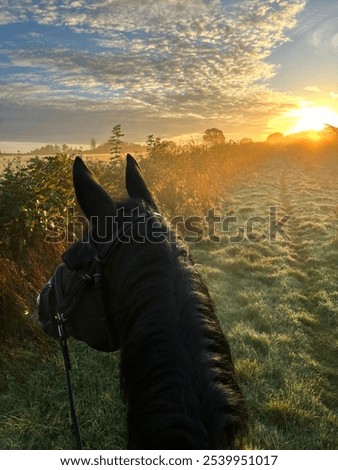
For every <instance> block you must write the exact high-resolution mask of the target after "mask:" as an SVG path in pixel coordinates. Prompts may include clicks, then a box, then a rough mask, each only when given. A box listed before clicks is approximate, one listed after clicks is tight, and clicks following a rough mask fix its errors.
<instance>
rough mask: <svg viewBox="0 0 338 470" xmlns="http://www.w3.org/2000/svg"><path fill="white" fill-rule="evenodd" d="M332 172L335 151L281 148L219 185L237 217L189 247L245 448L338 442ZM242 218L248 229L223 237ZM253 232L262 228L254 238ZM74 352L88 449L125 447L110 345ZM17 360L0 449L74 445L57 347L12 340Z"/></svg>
mask: <svg viewBox="0 0 338 470" xmlns="http://www.w3.org/2000/svg"><path fill="white" fill-rule="evenodd" d="M337 181H338V165H337V157H336V156H335V155H331V156H330V155H328V156H327V157H326V158H325V159H322V160H319V159H317V160H315V159H314V158H302V157H296V156H294V155H287V154H280V155H277V156H276V157H275V158H272V159H270V160H267V161H266V162H265V163H264V164H263V165H261V166H260V167H259V168H255V170H254V171H250V170H248V171H247V172H246V173H245V174H243V176H242V179H241V181H237V183H236V185H235V186H234V187H233V188H232V190H231V191H230V192H227V191H226V189H225V196H224V199H223V203H222V215H224V216H226V215H228V216H232V217H237V220H236V222H234V221H232V222H231V224H229V229H230V232H227V233H223V234H222V237H221V242H220V243H215V242H211V241H207V240H204V241H203V242H201V243H197V244H194V245H192V246H191V250H192V252H193V255H194V257H195V259H196V262H197V266H198V269H199V270H200V271H201V272H202V274H203V275H204V277H205V279H206V281H207V284H208V287H209V290H210V292H211V295H212V297H213V299H214V301H215V304H216V307H217V311H218V314H219V316H220V319H221V323H222V326H223V328H224V331H225V333H226V335H227V337H228V338H229V341H230V343H231V347H232V350H233V355H234V359H235V364H236V368H237V371H238V377H239V380H240V383H241V386H242V388H243V391H244V393H245V396H246V399H247V402H248V409H249V413H250V431H249V435H248V437H247V439H246V441H245V446H246V447H247V448H254V449H255V448H256V449H338V438H337V436H338V418H337V390H338V371H337V358H338V343H337V338H338V334H337V331H338V328H337V317H338V311H337V305H338V302H337V301H338V292H337V285H338V282H337V281H338V274H337V266H338V237H337V219H338V189H337ZM271 207H274V208H276V209H275V210H276V220H277V221H278V220H280V219H281V218H282V217H283V215H285V214H286V215H289V216H291V218H290V219H289V220H288V222H287V224H286V226H285V232H286V233H287V235H288V237H289V239H285V240H284V239H283V238H282V237H280V236H277V237H276V240H275V241H273V240H269V226H271V220H270V221H269V217H270V215H271V209H270V208H271ZM253 216H256V217H257V216H258V217H260V218H261V219H257V218H256V219H250V218H251V217H253ZM263 218H264V219H265V220H266V223H263ZM232 220H233V219H232ZM248 220H249V221H250V220H251V222H254V223H252V227H253V231H252V234H251V235H252V236H250V238H251V239H248V237H247V235H248V233H247V232H246V229H247V227H248ZM269 224H270V225H269ZM249 225H250V223H249ZM238 227H244V229H245V230H244V235H246V237H244V239H243V240H242V241H241V242H239V241H237V242H236V243H235V242H232V243H230V241H229V236H231V235H232V236H235V235H236V234H237V235H238ZM270 228H271V227H270ZM242 232H243V231H240V232H239V233H242ZM253 235H256V236H259V235H265V236H266V237H267V238H266V239H265V240H263V241H261V242H254V241H252V239H253ZM270 235H271V233H270ZM270 238H271V237H270ZM70 350H71V358H72V362H73V374H72V375H73V383H74V390H75V400H76V404H77V409H78V415H79V421H80V426H81V429H82V434H83V439H84V443H85V447H86V448H92V449H93V448H96V449H105V448H111V449H119V448H125V445H126V432H125V411H126V410H125V407H124V405H123V403H122V401H121V398H120V394H119V388H118V354H103V353H99V352H96V351H93V350H91V349H90V348H88V347H87V346H85V345H83V344H81V343H78V342H75V341H73V342H71V345H70ZM14 360H15V361H16V364H17V366H18V368H19V367H21V368H24V367H25V364H26V363H28V362H29V364H30V367H29V368H27V375H26V377H25V378H24V380H18V379H16V378H14V376H13V377H9V378H8V388H7V390H5V391H4V392H3V393H2V394H0V448H2V449H48V448H54V449H60V448H61V449H70V448H73V446H74V439H73V437H72V436H71V434H70V430H69V421H68V403H67V394H66V390H65V381H64V375H63V366H62V360H61V357H60V354H59V352H58V350H56V349H55V352H52V353H50V355H49V356H48V357H43V358H42V357H40V356H38V355H37V353H36V352H34V350H33V351H31V350H25V349H24V348H23V347H22V346H20V345H18V348H17V350H15V351H14V350H13V361H14ZM34 363H35V364H36V365H35V366H34V365H32V364H34ZM21 375H22V374H21Z"/></svg>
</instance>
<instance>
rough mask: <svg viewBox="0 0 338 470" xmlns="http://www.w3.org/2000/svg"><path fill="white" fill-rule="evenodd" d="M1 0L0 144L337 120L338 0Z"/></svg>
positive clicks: (239, 130)
mask: <svg viewBox="0 0 338 470" xmlns="http://www.w3.org/2000/svg"><path fill="white" fill-rule="evenodd" d="M0 3H1V9H0V116H1V121H0V150H2V151H4V148H5V147H6V148H5V150H6V151H12V147H13V148H14V147H15V148H17V149H20V148H21V149H22V150H27V149H28V147H30V148H34V145H35V144H37V143H39V144H40V143H41V144H42V143H58V144H61V143H68V144H72V143H76V144H81V145H83V146H84V147H85V146H86V145H88V144H89V142H90V139H92V138H94V139H95V140H96V141H97V143H100V142H105V141H107V140H108V138H109V136H110V133H111V129H112V127H113V126H114V125H116V124H121V125H122V131H123V132H124V134H125V137H124V139H125V140H127V141H129V142H144V141H145V140H146V138H147V136H148V135H149V134H154V135H156V136H160V137H161V138H163V139H175V140H184V139H185V138H188V139H190V138H196V139H198V138H199V137H200V136H201V135H203V133H204V131H205V130H206V129H208V128H211V127H217V128H219V129H221V130H222V131H223V132H224V135H225V137H226V138H227V139H234V140H238V139H241V138H244V137H250V138H252V139H254V140H262V139H265V138H266V137H267V136H268V135H269V134H271V133H273V132H277V131H280V132H284V133H287V132H288V131H291V130H299V129H298V128H299V122H300V121H301V119H304V116H305V117H306V116H307V119H309V116H310V115H311V113H310V111H311V110H312V111H311V112H312V114H313V116H314V117H313V118H312V119H315V115H317V116H318V114H319V113H320V110H322V111H323V113H324V116H325V117H327V118H328V119H331V122H330V123H331V124H333V125H338V121H335V119H336V118H337V119H338V60H337V59H338V2H337V0H264V1H263V0H128V1H126V0H106V1H103V0H93V1H88V0H86V1H84V0H75V1H74V0H65V1H59V0H48V1H44V0H39V1H36V0H0ZM328 111H330V112H331V113H332V115H328V114H327V113H328ZM325 112H326V115H325ZM316 113H317V114H316ZM336 113H337V114H336ZM325 117H323V119H325ZM333 121H335V122H333ZM297 123H298V127H297ZM15 150H16V149H15Z"/></svg>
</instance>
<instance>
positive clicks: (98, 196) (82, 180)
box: [73, 157, 115, 223]
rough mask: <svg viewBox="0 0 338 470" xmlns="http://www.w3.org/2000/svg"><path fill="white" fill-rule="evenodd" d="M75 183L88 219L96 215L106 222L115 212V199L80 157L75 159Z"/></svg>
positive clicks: (101, 221)
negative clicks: (106, 218)
mask: <svg viewBox="0 0 338 470" xmlns="http://www.w3.org/2000/svg"><path fill="white" fill-rule="evenodd" d="M73 184H74V189H75V194H76V198H77V202H78V203H79V205H80V207H81V209H82V211H83V212H84V214H85V216H86V217H87V219H88V220H90V219H91V218H93V217H95V218H98V220H99V223H104V219H105V217H106V216H107V215H111V214H113V213H114V211H115V204H114V201H113V200H112V198H111V197H110V195H109V194H108V193H107V192H106V191H105V190H104V189H103V188H102V186H101V185H100V183H99V182H98V181H97V179H96V178H95V176H94V175H93V173H92V172H91V171H90V170H89V169H88V168H87V167H86V165H85V164H84V163H83V161H82V159H81V158H80V157H76V159H75V161H74V166H73Z"/></svg>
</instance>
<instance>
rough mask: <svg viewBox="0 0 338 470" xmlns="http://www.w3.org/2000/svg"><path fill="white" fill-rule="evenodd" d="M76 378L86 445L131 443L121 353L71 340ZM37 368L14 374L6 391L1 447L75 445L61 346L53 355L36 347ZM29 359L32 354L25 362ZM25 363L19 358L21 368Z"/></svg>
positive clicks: (1, 403) (0, 398)
mask: <svg viewBox="0 0 338 470" xmlns="http://www.w3.org/2000/svg"><path fill="white" fill-rule="evenodd" d="M69 349H70V356H71V363H72V381H73V388H74V395H75V402H76V409H77V413H78V417H79V424H80V428H81V432H82V438H83V442H84V447H85V448H90V449H124V448H126V429H125V419H126V413H125V406H124V403H123V402H122V400H121V398H120V391H119V385H118V354H113V353H99V352H97V351H94V350H93V349H91V348H89V347H87V346H86V345H85V344H83V343H79V342H76V341H70V346H69ZM33 356H35V357H34V360H35V361H36V364H38V365H37V366H36V368H35V369H34V370H31V371H30V373H29V374H27V376H26V378H24V379H23V378H21V379H19V380H18V379H16V380H15V379H13V378H11V377H8V388H7V390H6V392H4V393H2V394H1V395H0V410H1V413H0V416H1V417H0V448H1V449H72V448H74V446H75V439H74V436H73V435H72V434H71V426H70V416H69V404H68V395H67V389H66V381H65V375H64V368H63V360H62V357H61V353H60V352H59V350H58V348H55V349H53V350H52V351H51V352H50V354H49V356H48V358H41V357H38V356H37V355H36V354H34V353H33V352H31V357H30V359H33ZM25 361H27V357H26V358H25V359H24V358H23V362H25ZM23 365H24V364H20V363H18V367H22V366H23Z"/></svg>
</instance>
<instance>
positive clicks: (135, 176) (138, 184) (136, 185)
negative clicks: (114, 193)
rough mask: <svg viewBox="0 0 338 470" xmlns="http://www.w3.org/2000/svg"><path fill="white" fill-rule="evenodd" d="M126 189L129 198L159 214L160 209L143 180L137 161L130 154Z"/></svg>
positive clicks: (128, 156)
mask: <svg viewBox="0 0 338 470" xmlns="http://www.w3.org/2000/svg"><path fill="white" fill-rule="evenodd" d="M126 189H127V192H128V194H129V196H130V197H131V198H133V199H137V200H139V201H144V202H145V203H146V204H149V206H150V207H151V208H152V209H154V210H155V211H156V212H158V208H157V205H156V202H155V201H154V198H153V197H152V195H151V194H150V192H149V189H148V188H147V185H146V183H145V181H144V179H143V176H142V173H141V168H140V166H139V164H138V163H137V161H136V160H135V159H134V158H133V157H132V156H131V155H130V154H129V153H128V155H127V166H126Z"/></svg>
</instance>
